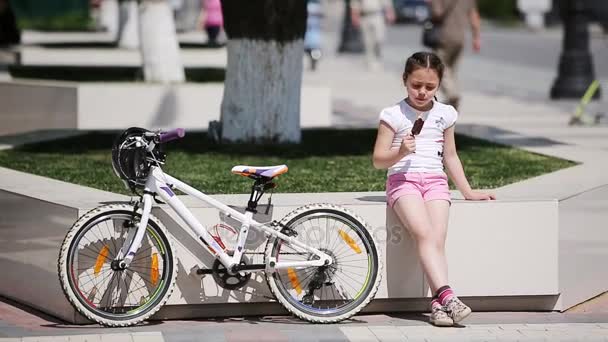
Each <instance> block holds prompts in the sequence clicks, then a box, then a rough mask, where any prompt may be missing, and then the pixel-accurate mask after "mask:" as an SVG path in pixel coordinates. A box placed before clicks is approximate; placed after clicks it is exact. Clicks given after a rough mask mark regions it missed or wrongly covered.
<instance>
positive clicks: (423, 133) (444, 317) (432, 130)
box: [373, 52, 495, 326]
mask: <svg viewBox="0 0 608 342" xmlns="http://www.w3.org/2000/svg"><path fill="white" fill-rule="evenodd" d="M443 70H444V66H443V64H442V62H441V60H440V59H439V57H437V55H435V54H433V53H430V52H417V53H415V54H413V55H412V56H411V57H410V58H408V59H407V62H406V64H405V71H404V72H403V83H404V85H405V88H406V90H407V98H405V100H402V101H401V102H399V103H398V104H396V105H394V106H392V107H388V108H385V109H383V110H382V112H381V113H380V125H379V127H378V136H377V138H376V144H375V146H374V156H373V162H374V167H376V168H382V169H386V168H387V169H388V180H387V183H386V197H387V203H388V205H390V206H391V207H392V208H393V209H394V211H395V213H396V214H397V216H398V217H399V219H400V220H401V222H402V223H403V225H404V226H405V227H407V229H408V231H409V232H410V234H411V236H412V238H413V239H414V240H415V241H416V248H417V253H418V257H419V258H420V261H421V263H422V268H423V271H424V274H425V276H426V279H427V281H428V282H429V285H430V287H431V290H432V292H433V293H434V296H433V298H432V300H431V316H430V322H431V323H432V324H435V325H442V326H449V325H453V324H454V323H455V322H460V321H461V320H463V319H464V318H466V317H467V316H468V315H469V314H470V313H471V309H470V308H469V307H468V306H466V305H465V304H464V303H462V302H461V301H460V300H459V299H458V297H456V295H455V294H454V291H453V290H452V289H451V288H450V286H448V270H447V261H446V256H445V239H446V234H447V224H448V214H449V208H450V192H449V189H448V178H447V176H446V174H445V173H444V171H443V166H444V165H445V167H446V169H447V173H448V174H449V176H450V178H451V179H452V181H453V182H454V184H455V185H456V187H457V188H458V190H460V192H461V193H462V194H463V195H464V197H465V199H467V200H493V199H495V198H494V195H493V194H488V193H483V192H477V191H473V190H472V189H471V186H470V185H469V182H468V181H467V178H466V176H465V174H464V170H463V168H462V164H461V162H460V159H459V158H458V154H457V153H456V144H455V142H454V123H455V122H456V118H457V117H458V113H457V112H456V110H455V109H454V107H452V106H449V105H445V104H442V103H439V102H437V101H434V100H433V99H434V97H435V93H436V92H437V89H438V88H439V84H440V83H441V78H442V76H443Z"/></svg>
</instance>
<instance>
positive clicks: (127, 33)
mask: <svg viewBox="0 0 608 342" xmlns="http://www.w3.org/2000/svg"><path fill="white" fill-rule="evenodd" d="M119 22H120V24H119V25H118V34H117V37H118V46H120V47H121V48H126V49H137V48H139V32H138V31H139V13H138V8H137V1H135V0H129V1H121V2H120V14H119Z"/></svg>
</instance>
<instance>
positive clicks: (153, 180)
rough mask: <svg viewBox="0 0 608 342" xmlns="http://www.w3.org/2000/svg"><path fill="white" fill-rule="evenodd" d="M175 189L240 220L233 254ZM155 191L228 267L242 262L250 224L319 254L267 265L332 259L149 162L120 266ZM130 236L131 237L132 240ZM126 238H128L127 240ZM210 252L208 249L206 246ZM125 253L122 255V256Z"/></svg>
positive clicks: (141, 229)
mask: <svg viewBox="0 0 608 342" xmlns="http://www.w3.org/2000/svg"><path fill="white" fill-rule="evenodd" d="M174 188H175V189H178V190H180V191H182V192H183V193H186V194H188V195H191V196H193V197H195V198H197V199H198V200H200V201H203V202H205V203H208V204H210V205H211V206H213V207H214V208H216V209H218V210H220V211H221V212H223V213H224V214H225V215H226V216H227V217H232V218H234V219H236V220H238V221H239V222H241V223H242V225H241V228H240V231H239V235H238V238H237V245H236V246H235V247H236V248H235V250H234V254H233V255H232V256H230V255H229V254H228V253H226V252H225V251H224V250H223V249H222V248H221V247H220V245H219V244H218V243H217V241H215V239H214V238H213V237H212V236H211V234H209V233H208V232H207V230H206V229H205V227H204V226H203V225H202V224H201V223H200V222H199V221H198V220H197V219H196V218H195V217H194V215H193V214H192V212H190V210H188V208H187V207H186V206H185V205H184V204H183V203H182V201H181V200H180V199H179V198H178V197H177V196H176V195H175V193H174V192H173V189H174ZM154 194H158V195H159V196H160V198H161V199H162V200H163V201H164V202H165V203H167V204H168V205H169V206H170V207H171V208H172V209H173V210H174V211H175V212H176V213H177V214H178V216H179V217H180V218H181V219H182V220H184V222H186V224H187V225H188V226H189V227H190V229H192V230H193V231H194V232H195V233H196V234H197V236H198V237H199V239H201V241H202V242H203V243H205V244H206V245H207V246H208V247H209V248H210V249H211V250H213V252H214V253H215V257H216V258H218V259H219V260H220V262H221V263H222V264H223V265H224V266H225V267H226V268H227V269H228V270H232V269H233V267H234V266H236V265H239V264H240V262H241V257H242V255H243V252H244V247H245V242H246V241H247V235H248V233H249V229H250V228H254V229H258V230H261V231H263V232H264V233H265V234H267V236H274V237H276V238H279V239H281V240H284V241H286V242H288V243H289V244H292V245H295V246H298V247H300V248H302V249H304V250H306V251H307V252H310V253H313V254H314V255H316V256H318V257H319V259H316V260H308V261H294V262H276V261H275V263H274V266H273V265H272V262H271V263H270V265H266V269H270V270H272V269H281V268H289V267H293V268H301V267H310V266H323V265H329V264H331V263H332V259H331V257H330V256H329V255H327V254H326V253H323V252H321V251H319V250H318V249H316V248H312V247H310V246H307V245H306V244H304V243H302V242H300V241H297V240H296V239H294V238H293V237H290V236H287V235H285V234H283V233H281V232H280V231H279V230H277V229H275V228H272V227H268V226H267V225H265V224H263V223H260V222H257V221H256V220H254V219H253V213H252V212H251V211H246V212H245V213H244V214H243V213H240V212H238V211H236V210H234V209H232V208H230V207H229V206H227V205H225V204H223V203H222V202H219V201H218V200H216V199H214V198H212V197H210V196H208V195H205V194H204V193H202V192H200V191H198V190H196V189H195V188H193V187H191V186H190V185H188V184H186V183H184V182H182V181H180V180H179V179H176V178H174V177H172V176H170V175H168V174H166V173H164V172H163V171H162V169H161V168H160V167H157V166H152V168H151V170H150V175H149V177H148V179H147V181H146V185H145V188H144V195H143V199H142V202H143V212H142V215H141V221H140V222H139V224H138V227H137V230H135V232H133V231H131V232H130V235H133V236H128V237H127V239H126V243H125V245H123V247H122V249H121V252H120V253H118V255H117V257H116V259H117V260H120V259H122V261H121V263H120V264H121V266H122V267H128V266H129V264H130V263H131V261H132V260H133V257H134V256H135V252H136V251H137V249H138V248H139V247H140V245H141V242H142V239H143V237H144V234H145V231H146V227H147V225H148V219H149V217H150V211H151V210H152V201H153V199H154V198H153V196H154ZM131 238H132V240H131ZM129 241H131V242H130V243H129ZM207 251H208V252H209V253H212V252H211V251H209V250H207ZM123 256H124V258H123Z"/></svg>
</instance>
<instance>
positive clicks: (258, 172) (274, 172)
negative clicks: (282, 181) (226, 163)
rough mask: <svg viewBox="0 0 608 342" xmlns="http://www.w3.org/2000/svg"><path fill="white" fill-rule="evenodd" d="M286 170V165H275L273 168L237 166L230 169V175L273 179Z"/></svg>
mask: <svg viewBox="0 0 608 342" xmlns="http://www.w3.org/2000/svg"><path fill="white" fill-rule="evenodd" d="M287 170H288V168H287V165H275V166H246V165H237V166H235V167H233V168H232V170H231V171H232V173H234V174H235V175H241V176H243V177H249V178H261V177H266V178H274V177H276V176H278V175H282V174H284V173H286V172H287Z"/></svg>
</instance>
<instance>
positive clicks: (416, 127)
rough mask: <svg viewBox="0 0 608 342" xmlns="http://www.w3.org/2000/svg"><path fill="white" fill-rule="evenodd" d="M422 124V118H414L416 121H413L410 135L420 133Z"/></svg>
mask: <svg viewBox="0 0 608 342" xmlns="http://www.w3.org/2000/svg"><path fill="white" fill-rule="evenodd" d="M423 125H424V120H422V119H421V118H418V119H416V121H414V127H412V135H418V134H420V131H421V130H422V126H423Z"/></svg>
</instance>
